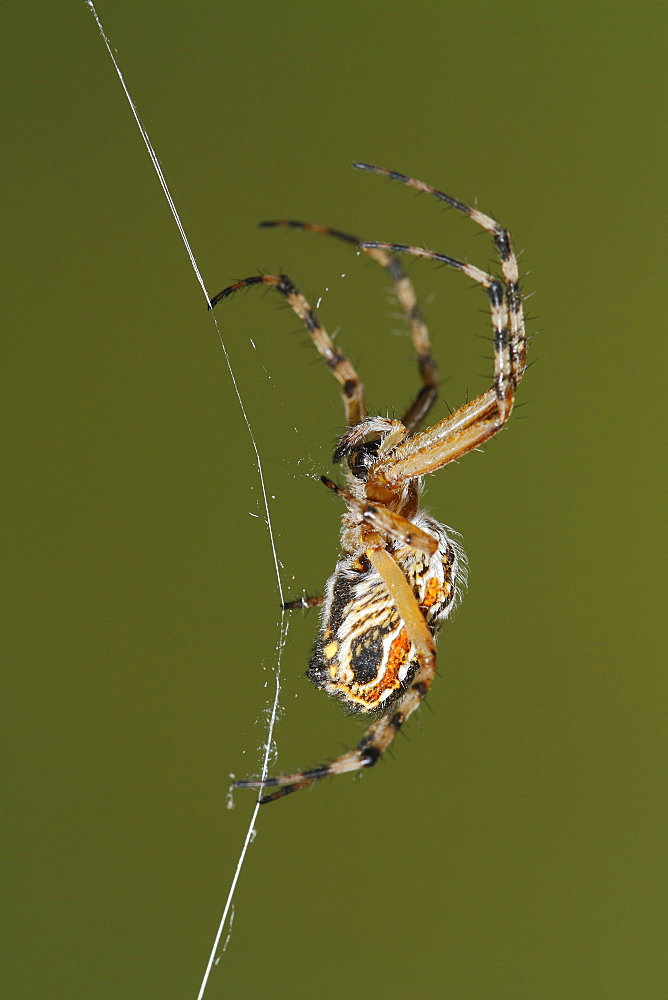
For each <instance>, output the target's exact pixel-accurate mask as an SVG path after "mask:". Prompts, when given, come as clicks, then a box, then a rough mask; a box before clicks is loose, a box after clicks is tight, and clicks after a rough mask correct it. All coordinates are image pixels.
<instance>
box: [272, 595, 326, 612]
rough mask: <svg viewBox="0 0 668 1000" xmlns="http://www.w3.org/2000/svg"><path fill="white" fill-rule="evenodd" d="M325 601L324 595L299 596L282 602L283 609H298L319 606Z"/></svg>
mask: <svg viewBox="0 0 668 1000" xmlns="http://www.w3.org/2000/svg"><path fill="white" fill-rule="evenodd" d="M324 603H325V598H324V597H322V596H321V597H306V596H304V597H297V598H296V599H295V600H294V601H286V602H285V604H281V607H282V609H283V611H297V610H298V609H300V608H301V609H305V608H319V607H320V606H321V604H324Z"/></svg>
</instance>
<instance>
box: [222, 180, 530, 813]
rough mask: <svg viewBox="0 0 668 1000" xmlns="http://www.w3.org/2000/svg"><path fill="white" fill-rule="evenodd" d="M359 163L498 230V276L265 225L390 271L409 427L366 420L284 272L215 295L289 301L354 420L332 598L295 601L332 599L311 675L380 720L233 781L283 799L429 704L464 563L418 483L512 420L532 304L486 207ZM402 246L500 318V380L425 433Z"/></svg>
mask: <svg viewBox="0 0 668 1000" xmlns="http://www.w3.org/2000/svg"><path fill="white" fill-rule="evenodd" d="M354 166H356V167H357V168H358V169H361V170H366V171H368V172H370V173H375V174H380V175H381V176H384V177H389V178H391V179H392V180H398V181H401V182H402V183H404V184H407V185H409V186H410V187H413V188H417V190H418V191H424V192H425V193H427V194H430V195H433V196H434V197H436V198H438V199H440V200H441V201H444V202H446V203H447V204H448V205H450V206H452V207H453V208H455V209H457V210H458V211H460V212H462V213H463V214H464V215H467V216H468V217H469V218H470V219H472V220H473V221H474V222H476V223H477V224H478V225H479V226H481V227H482V228H483V229H485V230H487V231H488V232H489V233H491V234H492V237H493V240H494V245H495V248H496V250H497V253H498V254H499V258H500V262H501V271H502V280H501V279H499V278H496V277H494V276H493V275H490V274H487V273H486V272H485V271H481V270H480V269H479V268H477V267H474V266H473V265H471V264H465V263H464V262H462V261H459V260H456V259H455V258H454V257H449V256H447V255H445V254H440V253H434V252H433V251H431V250H424V249H422V248H421V247H410V246H406V245H404V244H399V243H369V242H365V241H363V240H359V239H357V237H355V236H350V235H349V234H347V233H342V232H341V231H339V230H336V229H328V228H326V227H324V226H315V225H313V224H310V223H302V222H294V221H281V222H266V223H261V225H263V226H289V227H290V228H293V229H305V230H310V231H312V232H317V233H322V234H324V235H329V236H334V237H336V238H337V239H342V240H345V241H346V242H348V243H351V244H353V245H354V246H356V247H358V248H359V249H361V250H364V251H365V252H366V253H367V254H369V256H370V257H372V258H373V259H374V260H375V261H377V262H378V263H379V264H380V265H381V266H382V267H384V268H386V270H387V271H388V273H389V275H390V277H391V279H392V282H393V284H394V287H395V291H396V293H397V296H398V299H399V301H400V303H401V306H402V308H403V310H404V312H405V314H406V317H407V318H408V320H409V323H410V326H411V335H412V339H413V346H414V349H415V353H416V356H417V363H418V369H419V372H420V376H421V378H422V387H421V388H420V390H419V392H418V394H417V396H416V398H415V400H414V402H413V404H412V405H411V406H410V407H409V409H408V410H407V412H406V413H405V414H404V416H403V417H402V419H401V421H399V420H390V419H387V418H385V417H373V416H372V417H370V416H368V415H367V411H366V404H365V399H364V389H363V387H362V383H361V382H360V380H359V378H358V376H357V373H356V371H355V369H354V368H353V366H352V365H351V364H350V362H349V361H348V359H347V358H346V357H345V355H343V354H342V353H341V352H340V351H339V350H338V348H337V347H335V345H334V343H333V341H332V340H331V338H330V337H329V335H328V334H327V332H326V331H325V329H324V328H323V327H322V326H321V325H320V323H319V321H318V319H317V317H316V315H315V313H314V312H313V310H312V309H311V307H310V306H309V304H308V302H307V301H306V299H305V298H304V296H303V295H302V294H301V292H299V291H298V290H297V289H296V288H295V286H294V285H293V283H292V282H291V280H290V279H289V278H288V277H287V276H286V275H269V274H267V275H258V276H255V277H252V278H246V279H244V280H243V281H238V282H236V283H235V284H234V285H230V286H229V287H228V288H225V289H224V290H223V291H222V292H220V293H219V294H218V295H216V296H215V297H214V298H213V299H212V300H211V303H210V304H211V307H213V306H215V305H216V303H217V302H219V301H220V300H221V299H224V298H227V297H228V296H229V295H232V294H233V293H234V292H236V291H238V290H239V289H240V288H244V287H247V286H249V285H267V286H270V287H273V288H275V289H276V290H277V291H278V292H280V293H281V294H282V295H284V296H285V298H286V299H287V301H288V302H289V304H290V306H291V307H292V309H293V310H294V312H295V313H296V314H297V315H298V316H299V318H300V319H301V320H302V322H303V323H304V325H305V326H306V329H307V330H308V332H309V334H310V335H311V338H312V339H313V342H314V344H315V346H316V348H317V350H318V352H319V353H320V355H321V357H322V358H323V359H324V361H325V362H326V363H327V365H328V366H329V368H330V369H331V371H332V373H333V374H334V376H335V377H336V379H337V380H338V382H339V383H340V385H341V387H342V390H343V400H344V405H345V410H346V423H347V425H348V429H347V430H346V432H345V434H344V435H343V436H342V437H341V439H340V441H339V443H338V445H337V447H336V450H335V452H334V462H335V463H339V462H344V461H345V463H346V465H347V472H346V486H345V488H344V487H340V486H337V485H336V484H335V483H333V482H332V481H331V480H330V479H327V478H326V477H323V482H324V484H325V485H326V486H327V487H328V488H329V489H331V490H332V491H333V492H334V493H336V494H337V495H338V496H339V497H340V498H341V499H342V500H343V501H344V502H345V504H346V511H345V512H344V514H343V523H342V528H341V548H342V550H343V555H342V557H341V559H340V560H339V562H338V564H337V567H336V569H335V571H334V573H333V574H332V576H331V577H330V579H329V581H328V582H327V585H326V588H325V594H324V596H322V597H315V598H301V599H298V600H296V601H291V602H289V603H288V604H287V605H285V607H286V608H289V609H293V608H304V607H312V606H321V607H322V613H321V619H320V630H319V634H318V638H317V640H316V643H315V648H314V651H313V656H312V658H311V662H310V665H309V669H308V676H309V678H310V679H311V680H312V681H313V683H314V684H315V685H316V686H317V687H319V688H323V689H324V690H325V691H327V692H328V693H329V694H333V695H335V696H336V697H337V698H339V699H340V700H341V701H342V702H343V703H344V705H345V706H346V707H347V708H348V709H349V710H353V711H356V712H365V713H372V714H373V715H374V717H375V721H374V722H373V723H372V724H371V726H370V727H369V729H368V730H367V731H366V733H365V734H364V736H363V737H362V739H361V740H360V742H359V744H358V746H357V747H356V748H355V749H354V750H349V751H348V752H347V753H344V754H342V755H341V756H340V757H337V758H336V759H335V760H333V761H331V762H330V763H329V764H323V765H322V766H321V767H317V768H313V769H311V770H308V771H299V772H297V773H295V774H287V775H280V776H279V777H275V778H265V779H264V780H249V781H238V782H236V784H237V785H239V786H243V787H246V788H266V787H274V788H276V791H274V792H272V793H270V794H269V795H266V796H264V798H262V800H261V801H262V802H271V801H273V800H274V799H277V798H281V797H282V796H284V795H287V794H288V793H289V792H293V791H296V790H297V789H299V788H304V787H305V786H306V785H310V784H312V783H313V782H314V781H317V780H318V779H319V778H323V777H325V776H327V775H333V774H341V773H344V772H346V771H357V770H360V769H361V768H364V767H369V766H371V765H372V764H375V762H376V761H377V760H378V758H379V757H380V755H381V754H382V753H383V752H384V751H385V750H386V749H387V747H388V746H389V744H390V743H391V742H392V740H393V739H394V737H395V735H396V733H397V732H398V731H399V729H400V728H401V726H402V725H403V723H404V722H405V721H406V719H407V718H408V717H409V716H410V715H411V714H412V712H414V711H415V709H416V708H417V707H418V706H419V705H420V703H421V702H422V700H423V699H424V697H425V695H426V694H427V691H428V690H429V688H430V686H431V683H432V681H433V678H434V672H435V669H436V652H435V647H434V638H435V636H436V633H437V632H438V630H439V628H440V626H441V625H442V623H443V622H444V621H445V619H446V618H447V616H448V614H449V613H450V612H451V610H452V608H453V607H454V606H455V604H456V602H457V600H458V598H459V596H460V595H461V591H462V588H463V586H464V583H465V577H466V563H465V559H464V555H463V552H462V550H461V547H460V546H459V544H458V542H457V540H456V539H457V536H456V533H455V532H453V531H452V529H450V528H446V527H445V526H444V525H442V524H439V523H438V522H437V521H436V520H434V518H432V517H431V516H430V515H429V514H427V513H426V512H425V511H424V510H421V509H420V503H419V499H420V488H421V482H422V477H423V476H425V475H426V474H427V473H430V472H435V471H436V470H437V469H441V468H442V467H443V466H444V465H447V464H448V463H449V462H452V461H454V460H455V459H458V458H460V457H461V456H462V455H465V454H466V453H467V452H469V451H472V450H473V449H475V448H478V447H480V445H482V444H484V443H485V442H486V441H488V440H489V439H490V438H491V437H493V436H494V435H495V434H497V433H498V432H499V431H500V430H501V429H502V428H503V427H504V426H505V424H506V422H507V420H508V418H509V417H510V414H511V412H512V409H513V403H514V399H515V389H516V388H517V385H518V383H519V381H520V379H521V378H522V375H523V374H524V368H525V359H526V337H525V332H524V317H523V313H522V298H521V293H520V286H519V274H518V269H517V259H516V257H515V253H514V251H513V247H512V242H511V239H510V234H509V233H508V231H507V230H506V229H503V228H502V227H501V226H499V224H498V223H497V222H495V221H494V220H493V219H491V218H490V217H489V216H487V215H484V214H483V213H482V212H479V211H478V210H477V209H474V208H469V207H468V206H467V205H465V204H463V203H462V202H460V201H457V200H456V199H455V198H451V197H450V196H449V195H446V194H444V193H443V192H442V191H438V190H437V189H436V188H432V187H430V186H429V185H427V184H423V183H422V181H417V180H415V179H414V178H411V177H406V176H405V175H404V174H397V173H394V172H393V171H388V170H383V169H381V168H379V167H371V166H369V165H368V164H361V163H356V164H354ZM394 253H407V254H412V255H413V256H417V257H426V258H428V259H430V260H437V261H440V262H441V263H444V264H446V265H448V266H449V267H452V268H455V269H456V270H458V271H462V272H463V273H464V274H465V275H467V276H468V277H469V278H472V279H473V280H474V281H476V282H477V283H478V284H480V285H482V286H483V288H485V290H486V291H487V295H488V297H489V302H490V308H491V314H492V325H493V328H494V384H493V386H492V388H491V389H488V390H487V392H484V393H482V395H480V396H478V397H477V398H476V399H474V400H472V401H471V402H469V403H466V404H464V406H462V407H460V409H458V410H456V411H455V412H454V413H452V414H450V416H447V417H445V418H444V419H443V420H441V421H439V422H438V423H436V424H434V425H433V426H432V427H429V428H428V429H427V430H423V431H421V430H419V428H420V426H421V424H422V422H423V420H424V418H425V417H426V416H427V414H428V412H429V411H430V409H431V408H432V406H433V404H434V402H435V400H436V395H437V386H438V372H437V367H436V363H435V361H434V359H433V357H432V355H431V346H430V342H429V334H428V331H427V328H426V326H425V324H424V321H423V319H422V316H421V314H420V311H419V308H418V305H417V301H416V298H415V293H414V291H413V286H412V284H411V282H410V280H409V279H408V277H407V276H406V274H405V272H404V270H403V268H402V267H401V264H400V263H399V261H398V259H397V258H396V257H395V256H393V254H394Z"/></svg>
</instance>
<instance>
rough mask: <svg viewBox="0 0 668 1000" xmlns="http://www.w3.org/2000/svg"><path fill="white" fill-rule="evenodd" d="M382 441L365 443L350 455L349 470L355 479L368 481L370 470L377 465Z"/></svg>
mask: <svg viewBox="0 0 668 1000" xmlns="http://www.w3.org/2000/svg"><path fill="white" fill-rule="evenodd" d="M379 444H380V441H379V440H378V439H376V440H375V441H365V442H364V444H363V445H361V447H359V448H355V450H354V451H351V452H350V454H349V455H348V468H349V469H350V471H351V472H352V474H353V476H354V477H355V479H362V480H364V481H365V480H366V479H368V477H369V469H370V468H371V466H372V465H375V463H376V459H377V456H378V445H379Z"/></svg>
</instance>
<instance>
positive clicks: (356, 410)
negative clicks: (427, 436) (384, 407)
mask: <svg viewBox="0 0 668 1000" xmlns="http://www.w3.org/2000/svg"><path fill="white" fill-rule="evenodd" d="M251 285H268V286H269V287H270V288H275V289H276V291H277V292H280V293H281V295H284V296H285V298H286V299H287V301H288V304H289V306H290V308H291V309H292V310H293V312H294V313H296V315H297V316H299V318H300V320H301V321H302V323H303V324H304V326H305V327H306V329H307V330H308V332H309V334H310V335H311V339H312V341H313V343H314V344H315V346H316V348H317V350H318V353H319V354H320V357H321V358H322V359H323V360H324V362H325V363H326V365H327V366H328V368H329V369H330V370H331V372H332V374H333V375H334V377H335V378H336V380H337V381H338V383H339V385H340V386H341V388H342V389H343V402H344V406H345V410H346V422H347V424H348V426H349V427H352V426H353V425H354V424H357V423H359V422H360V420H363V419H364V418H365V417H366V412H367V411H366V404H365V401H364V386H363V385H362V383H361V381H360V379H359V376H358V375H357V372H356V371H355V369H354V368H353V366H352V365H351V363H350V361H349V360H348V358H347V357H346V356H345V354H342V353H341V351H339V350H338V349H337V348H336V346H335V344H334V341H333V340H332V338H331V337H330V336H329V334H328V333H327V331H326V330H325V328H324V327H323V326H321V324H320V322H319V321H318V317H317V316H316V314H315V313H314V311H313V310H312V309H311V307H310V305H309V304H308V302H307V301H306V299H305V297H304V296H303V295H302V293H301V292H300V291H299V290H298V289H297V288H296V287H295V286H294V285H293V283H292V281H291V280H290V278H288V277H287V275H285V274H257V275H253V277H251V278H244V279H243V280H242V281H236V282H235V283H234V284H233V285H229V286H228V287H227V288H224V289H223V290H222V292H218V294H217V295H214V297H213V298H212V299H211V301H210V302H209V309H213V307H214V306H216V305H217V304H218V303H219V302H221V301H222V300H223V299H226V298H229V296H230V295H234V293H235V292H238V291H239V290H240V289H242V288H248V287H250V286H251Z"/></svg>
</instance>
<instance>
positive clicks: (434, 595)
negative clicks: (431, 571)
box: [421, 576, 443, 608]
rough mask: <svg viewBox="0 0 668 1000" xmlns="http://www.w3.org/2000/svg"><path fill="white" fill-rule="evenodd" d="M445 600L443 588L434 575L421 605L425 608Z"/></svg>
mask: <svg viewBox="0 0 668 1000" xmlns="http://www.w3.org/2000/svg"><path fill="white" fill-rule="evenodd" d="M442 600H443V591H442V590H441V584H440V583H439V581H438V580H437V579H436V577H435V576H432V577H431V578H430V579H429V580H428V582H427V587H426V590H425V594H424V599H423V601H422V604H421V607H423V608H433V606H434V605H435V604H438V602H439V601H442Z"/></svg>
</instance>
